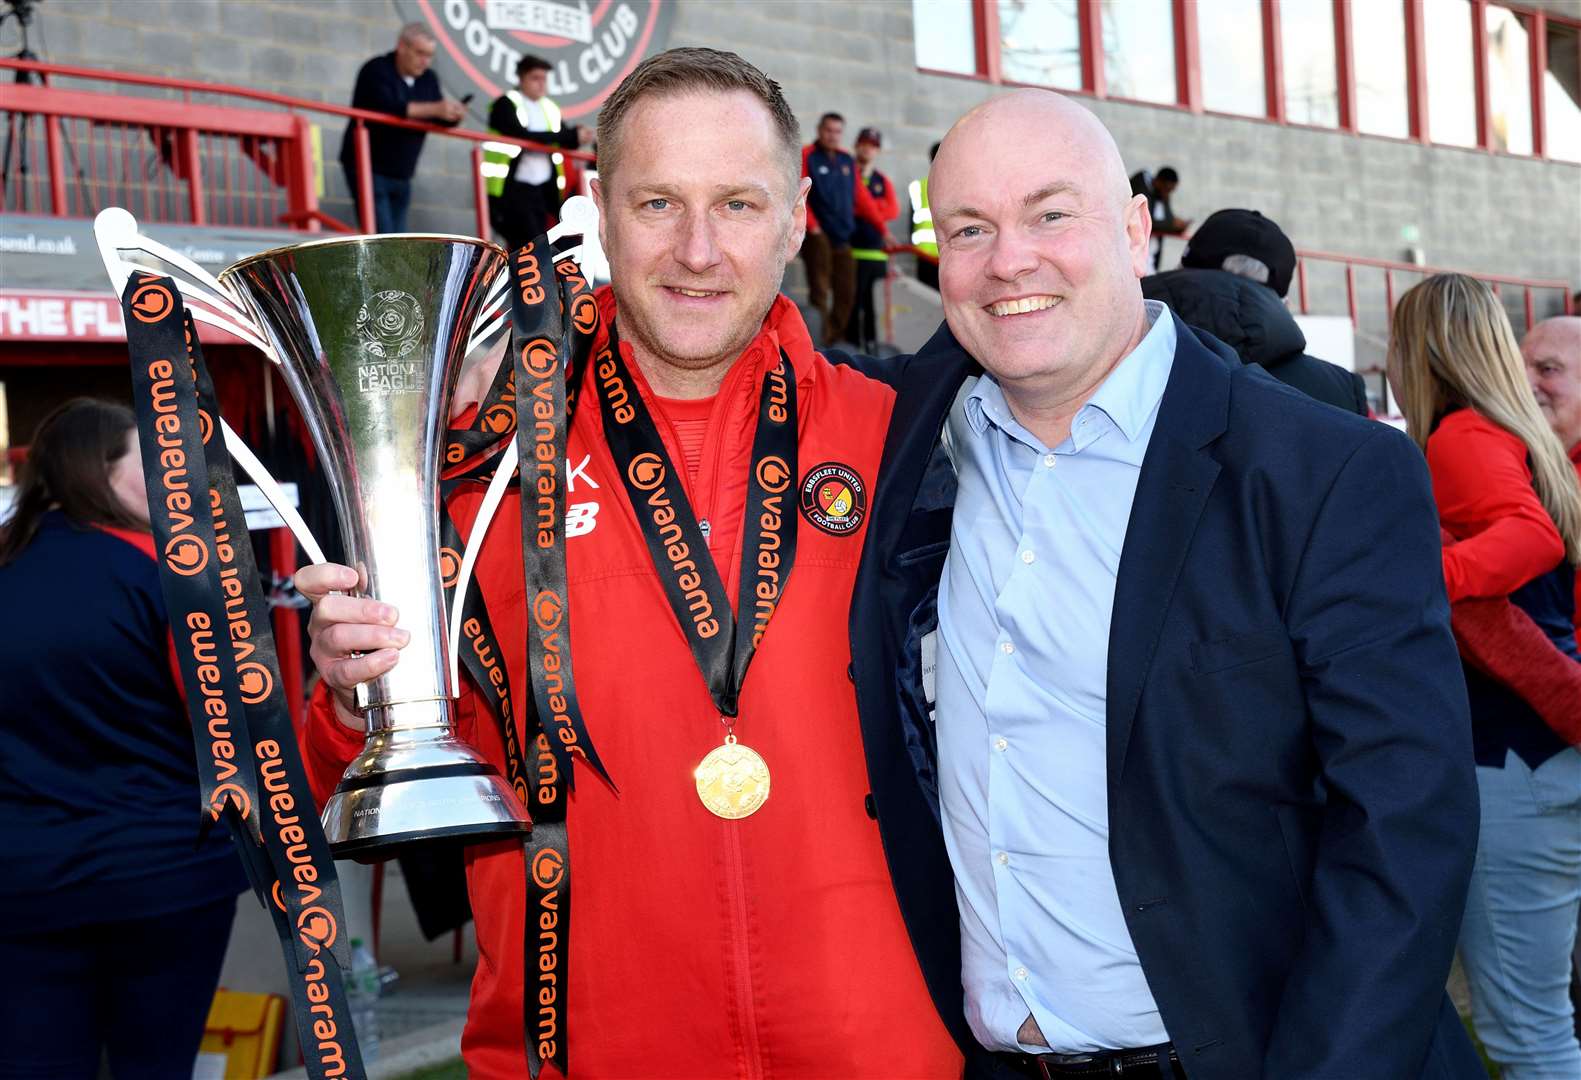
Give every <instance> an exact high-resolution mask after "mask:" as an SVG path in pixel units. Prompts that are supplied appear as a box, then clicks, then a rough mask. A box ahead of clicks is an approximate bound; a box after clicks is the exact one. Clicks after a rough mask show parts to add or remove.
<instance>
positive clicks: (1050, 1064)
mask: <svg viewBox="0 0 1581 1080" xmlns="http://www.w3.org/2000/svg"><path fill="white" fill-rule="evenodd" d="M997 1056H998V1057H1000V1058H1001V1059H1008V1060H1009V1061H1010V1062H1012V1063H1014V1064H1015V1065H1018V1066H1020V1070H1019V1071H1021V1072H1023V1073H1025V1074H1026V1075H1028V1076H1033V1077H1039V1078H1041V1080H1056V1078H1059V1077H1066V1076H1071V1077H1076V1076H1090V1077H1099V1076H1128V1077H1132V1078H1139V1077H1145V1078H1146V1080H1155V1078H1163V1080H1169V1078H1171V1077H1176V1076H1184V1075H1185V1073H1184V1072H1183V1071H1182V1070H1181V1069H1180V1058H1179V1057H1178V1056H1176V1054H1175V1050H1174V1047H1173V1046H1171V1045H1170V1044H1169V1043H1160V1044H1158V1045H1157V1046H1142V1047H1137V1048H1136V1049H1133V1050H1095V1051H1093V1052H1091V1053H1087V1054H1000V1055H997ZM1161 1062H1162V1063H1163V1064H1164V1065H1165V1066H1166V1067H1167V1068H1168V1070H1169V1071H1168V1072H1161V1071H1160V1070H1159V1065H1160V1063H1161Z"/></svg>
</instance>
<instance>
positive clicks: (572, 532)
mask: <svg viewBox="0 0 1581 1080" xmlns="http://www.w3.org/2000/svg"><path fill="white" fill-rule="evenodd" d="M597 524H598V503H596V502H581V503H571V504H570V505H568V506H567V507H566V508H565V538H566V539H567V540H569V539H571V537H573V536H583V535H586V534H587V533H590V532H592V531H593V526H594V525H597Z"/></svg>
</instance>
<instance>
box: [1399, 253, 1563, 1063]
mask: <svg viewBox="0 0 1581 1080" xmlns="http://www.w3.org/2000/svg"><path fill="white" fill-rule="evenodd" d="M1388 369H1389V379H1390V383H1391V385H1392V386H1393V388H1394V390H1395V394H1396V396H1397V397H1398V398H1399V400H1400V403H1401V406H1402V408H1403V410H1404V412H1405V418H1406V425H1407V429H1408V431H1409V432H1410V434H1411V437H1412V438H1413V439H1415V440H1416V442H1417V444H1418V445H1419V446H1421V447H1422V448H1423V450H1424V451H1425V452H1426V455H1427V464H1428V469H1429V471H1430V472H1431V474H1432V478H1433V498H1434V501H1435V502H1436V503H1437V505H1438V513H1439V519H1440V521H1441V523H1442V525H1443V527H1444V529H1446V530H1447V531H1448V532H1449V533H1450V534H1452V535H1453V536H1454V538H1455V540H1456V543H1454V544H1452V545H1448V546H1446V547H1445V548H1444V553H1443V565H1444V581H1445V584H1446V586H1447V587H1448V592H1449V599H1450V601H1451V602H1452V603H1453V602H1454V601H1457V600H1461V599H1462V598H1466V597H1503V596H1508V597H1509V598H1510V600H1511V601H1512V602H1513V603H1514V604H1515V605H1516V606H1517V607H1519V608H1521V609H1522V610H1524V611H1525V612H1526V613H1527V614H1528V615H1529V616H1531V618H1532V620H1533V621H1534V622H1536V623H1537V625H1538V626H1540V627H1542V629H1543V630H1544V631H1546V633H1547V636H1548V638H1549V640H1550V642H1551V643H1552V645H1553V648H1554V649H1555V651H1556V652H1558V653H1560V654H1563V656H1565V657H1568V658H1569V660H1570V661H1571V662H1581V659H1578V653H1577V649H1576V639H1575V631H1574V626H1573V621H1572V607H1573V603H1574V574H1575V563H1576V562H1577V560H1578V559H1581V482H1578V480H1577V477H1576V474H1575V471H1574V470H1573V468H1572V466H1571V464H1570V462H1569V461H1568V460H1567V458H1566V456H1565V452H1564V448H1563V447H1562V446H1561V445H1560V443H1559V439H1558V438H1557V437H1556V436H1555V435H1554V433H1553V432H1552V431H1551V430H1550V429H1549V426H1548V423H1547V422H1546V421H1545V419H1544V417H1543V414H1542V412H1541V411H1540V410H1539V408H1538V405H1537V401H1536V399H1535V398H1534V397H1533V395H1532V393H1531V390H1530V388H1529V387H1528V385H1527V381H1526V375H1525V372H1524V370H1523V368H1522V363H1521V356H1520V352H1519V350H1518V349H1517V347H1516V344H1515V335H1514V332H1513V331H1512V330H1511V329H1510V324H1509V319H1508V317H1507V316H1506V315H1505V313H1504V309H1503V308H1502V307H1501V306H1500V304H1499V301H1498V300H1497V298H1495V297H1494V295H1493V293H1492V292H1491V291H1490V290H1489V289H1488V287H1487V286H1486V285H1483V284H1482V283H1481V282H1479V281H1477V280H1475V279H1474V278H1469V277H1465V276H1463V275H1459V274H1438V275H1434V276H1433V277H1430V278H1427V279H1426V280H1424V281H1423V282H1421V283H1420V284H1418V285H1416V286H1415V287H1413V288H1412V289H1411V290H1410V291H1408V292H1407V293H1406V294H1405V295H1404V296H1402V297H1401V298H1400V303H1399V304H1398V305H1397V306H1396V307H1395V310H1394V315H1393V319H1392V325H1391V334H1390V340H1389V353H1388ZM1464 670H1465V676H1466V688H1467V695H1468V697H1469V699H1470V702H1471V721H1472V741H1473V751H1474V753H1475V756H1476V761H1477V786H1478V789H1479V793H1480V797H1481V807H1482V820H1481V827H1480V833H1479V842H1478V850H1477V859H1476V864H1475V867H1474V869H1473V871H1472V879H1471V890H1470V893H1469V895H1468V897H1467V901H1466V913H1465V919H1464V921H1463V923H1462V927H1461V935H1460V954H1461V961H1462V963H1463V965H1464V967H1465V970H1466V975H1467V978H1468V981H1469V982H1470V984H1471V991H1472V1009H1473V1011H1472V1019H1473V1024H1474V1026H1475V1028H1476V1031H1477V1034H1478V1036H1480V1037H1481V1039H1482V1042H1483V1044H1484V1046H1485V1047H1486V1048H1487V1051H1488V1054H1489V1056H1490V1057H1492V1058H1493V1060H1494V1061H1496V1062H1498V1063H1499V1065H1500V1066H1501V1067H1502V1068H1503V1071H1504V1075H1505V1076H1507V1077H1513V1078H1516V1080H1520V1078H1523V1077H1540V1076H1581V1044H1578V1042H1577V1039H1576V1032H1575V1027H1574V1017H1573V1012H1572V1006H1571V1003H1570V1000H1569V995H1568V986H1569V976H1570V953H1571V950H1572V948H1573V947H1574V945H1575V936H1576V921H1577V913H1578V911H1581V749H1578V748H1577V747H1576V746H1575V745H1571V744H1569V743H1568V742H1567V741H1566V740H1565V739H1564V738H1563V737H1561V735H1560V733H1559V731H1557V730H1555V728H1554V727H1551V726H1549V725H1548V724H1546V723H1544V721H1543V720H1542V718H1541V717H1540V716H1539V715H1538V713H1537V712H1536V711H1535V710H1533V709H1532V707H1531V706H1530V705H1529V704H1528V703H1527V702H1525V701H1523V700H1522V699H1521V698H1520V697H1519V696H1517V695H1516V694H1515V693H1513V692H1512V690H1511V689H1510V687H1508V686H1507V685H1504V684H1501V683H1500V682H1498V681H1496V680H1494V679H1492V678H1490V677H1489V676H1487V675H1486V674H1484V673H1483V672H1482V671H1480V670H1479V669H1478V668H1477V667H1475V666H1474V665H1472V664H1469V663H1468V664H1465V665H1464ZM1576 704H1577V705H1578V706H1581V703H1576Z"/></svg>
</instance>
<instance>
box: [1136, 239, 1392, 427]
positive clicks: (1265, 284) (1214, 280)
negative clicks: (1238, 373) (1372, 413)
mask: <svg viewBox="0 0 1581 1080" xmlns="http://www.w3.org/2000/svg"><path fill="white" fill-rule="evenodd" d="M1180 263H1181V266H1182V269H1180V270H1171V271H1169V272H1168V273H1165V274H1154V275H1152V276H1151V277H1145V278H1143V279H1142V295H1143V296H1145V297H1146V298H1147V299H1149V300H1162V301H1163V302H1164V303H1166V304H1168V305H1169V307H1170V310H1172V311H1174V312H1175V314H1177V315H1179V316H1180V318H1181V319H1182V321H1184V322H1185V323H1186V324H1187V325H1188V326H1194V327H1196V328H1197V329H1199V330H1206V331H1208V333H1210V334H1212V335H1213V336H1214V337H1216V338H1218V339H1219V340H1220V341H1222V342H1224V343H1225V344H1226V345H1229V346H1230V347H1231V348H1232V349H1234V350H1235V352H1236V355H1238V356H1239V357H1240V358H1241V361H1242V363H1246V364H1261V365H1262V366H1263V368H1264V369H1265V370H1266V371H1267V372H1268V374H1270V375H1272V376H1273V377H1274V378H1276V379H1278V380H1279V381H1280V382H1282V383H1284V384H1285V385H1287V386H1292V387H1294V388H1295V389H1297V390H1299V391H1301V392H1302V393H1303V394H1306V395H1307V396H1308V397H1311V398H1316V399H1317V400H1318V401H1324V402H1327V403H1328V404H1330V405H1334V406H1337V407H1339V408H1341V409H1344V410H1345V411H1346V412H1353V413H1357V414H1359V415H1361V416H1366V415H1368V408H1367V388H1366V384H1365V383H1363V382H1362V379H1361V376H1360V375H1357V374H1356V373H1355V372H1353V371H1346V370H1345V369H1344V368H1342V367H1340V366H1339V365H1338V364H1331V363H1329V362H1328V361H1327V360H1319V359H1317V358H1316V357H1313V356H1308V355H1306V345H1307V341H1306V336H1305V335H1303V334H1302V333H1301V328H1300V327H1299V326H1297V325H1296V321H1295V319H1294V318H1293V317H1292V316H1291V314H1290V311H1289V309H1287V308H1286V307H1285V305H1284V302H1283V298H1284V296H1285V294H1286V293H1287V292H1289V291H1290V278H1291V275H1293V274H1294V273H1295V268H1296V252H1295V247H1294V246H1293V245H1292V244H1291V243H1290V238H1289V237H1287V236H1286V235H1285V234H1284V231H1283V230H1282V229H1280V228H1279V226H1278V225H1276V224H1275V223H1274V222H1273V221H1270V220H1269V219H1268V218H1265V217H1263V215H1261V214H1259V213H1258V212H1257V211H1256V210H1220V211H1218V212H1217V213H1215V214H1214V215H1213V216H1212V217H1210V218H1208V220H1207V221H1205V222H1203V223H1202V227H1201V228H1200V229H1198V230H1197V232H1196V234H1195V235H1194V236H1192V238H1191V244H1190V245H1189V246H1188V247H1187V248H1186V252H1185V254H1184V255H1182V256H1181V257H1180Z"/></svg>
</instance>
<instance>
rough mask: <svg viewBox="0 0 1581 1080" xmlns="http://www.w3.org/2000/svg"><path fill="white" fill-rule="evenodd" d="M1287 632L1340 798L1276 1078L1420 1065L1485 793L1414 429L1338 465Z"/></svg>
mask: <svg viewBox="0 0 1581 1080" xmlns="http://www.w3.org/2000/svg"><path fill="white" fill-rule="evenodd" d="M1346 427H1347V428H1351V424H1347V425H1346ZM1351 429H1352V430H1354V429H1353V428H1351ZM1339 430H1340V429H1339V427H1338V425H1335V431H1336V433H1338V431H1339ZM1286 625H1287V627H1288V629H1289V632H1290V635H1291V640H1292V643H1293V645H1294V647H1295V649H1296V653H1297V657H1298V659H1299V662H1300V664H1301V671H1302V682H1303V687H1304V692H1305V696H1306V705H1307V712H1308V716H1309V718H1310V719H1309V723H1310V725H1311V741H1312V747H1313V751H1314V755H1315V758H1316V761H1317V766H1318V769H1319V770H1320V775H1321V785H1320V790H1321V791H1322V792H1323V794H1324V796H1325V799H1326V805H1325V807H1324V810H1323V818H1322V825H1321V828H1320V830H1319V831H1318V834H1317V836H1316V838H1315V840H1316V844H1315V847H1316V852H1317V855H1316V859H1315V864H1314V867H1313V872H1312V885H1311V888H1310V890H1309V892H1308V896H1307V904H1306V908H1307V911H1306V923H1305V933H1304V937H1303V941H1302V946H1301V951H1300V952H1299V953H1298V955H1297V957H1296V960H1295V963H1294V965H1293V967H1292V969H1291V973H1290V977H1289V980H1288V982H1287V983H1286V985H1285V988H1284V994H1283V997H1282V998H1281V1001H1280V1004H1279V1010H1278V1014H1277V1017H1276V1019H1275V1024H1274V1029H1273V1032H1272V1034H1271V1037H1270V1039H1269V1046H1268V1057H1267V1060H1266V1062H1265V1063H1264V1067H1263V1074H1264V1075H1265V1076H1269V1077H1276V1076H1277V1077H1280V1078H1281V1080H1301V1078H1310V1080H1317V1078H1320V1077H1321V1078H1327V1080H1333V1078H1335V1077H1352V1076H1355V1077H1360V1076H1380V1077H1381V1076H1390V1077H1402V1078H1410V1077H1417V1076H1421V1075H1422V1074H1423V1069H1424V1065H1425V1062H1426V1060H1427V1055H1428V1053H1429V1047H1430V1046H1431V1045H1432V1042H1433V1039H1434V1037H1435V1027H1436V1024H1437V1020H1438V1018H1439V1015H1440V1009H1441V1006H1442V1003H1443V1000H1444V983H1445V979H1446V977H1447V976H1448V973H1449V966H1450V961H1451V959H1452V957H1453V954H1454V949H1455V941H1456V938H1457V936H1458V933H1459V929H1460V920H1461V913H1462V910H1463V908H1464V905H1465V898H1466V889H1467V884H1468V881H1469V879H1470V874H1471V863H1472V857H1473V855H1474V853H1475V849H1476V843H1477V823H1478V804H1477V789H1476V774H1475V768H1474V766H1473V763H1472V752H1471V730H1470V718H1469V714H1468V709H1467V704H1466V691H1465V682H1464V678H1463V676H1462V674H1461V668H1460V661H1459V657H1458V655H1457V652H1456V648H1455V643H1454V639H1453V637H1452V636H1451V634H1450V629H1449V606H1448V602H1447V600H1446V597H1445V593H1444V583H1443V574H1442V571H1441V570H1440V548H1439V537H1438V519H1437V514H1436V512H1435V511H1434V507H1433V501H1432V493H1431V488H1430V483H1429V480H1428V475H1427V469H1426V465H1425V463H1424V461H1423V460H1422V456H1421V454H1420V453H1419V452H1418V451H1417V450H1416V448H1415V446H1413V445H1412V444H1411V443H1410V442H1409V440H1407V439H1406V438H1405V437H1404V436H1402V435H1401V434H1399V433H1398V432H1395V431H1393V430H1391V429H1389V428H1386V427H1384V426H1383V425H1377V429H1376V430H1375V431H1371V432H1366V433H1363V434H1362V435H1360V436H1359V439H1358V442H1357V445H1356V446H1355V449H1354V450H1353V451H1352V452H1351V453H1350V455H1349V456H1348V458H1347V459H1346V460H1345V461H1344V462H1343V464H1342V465H1340V467H1339V468H1338V470H1337V472H1336V473H1335V475H1334V479H1333V481H1332V483H1331V485H1330V487H1329V490H1328V491H1327V493H1326V494H1324V495H1323V496H1322V501H1321V503H1320V505H1319V508H1318V510H1317V514H1316V517H1315V519H1314V523H1313V526H1312V529H1311V532H1310V535H1309V536H1308V538H1307V542H1306V548H1305V551H1304V553H1303V554H1302V556H1301V559H1300V564H1299V567H1298V568H1297V570H1296V574H1295V578H1294V582H1293V584H1292V586H1291V590H1290V597H1289V600H1288V603H1287V607H1286ZM1457 1034H1458V1033H1457ZM1459 1041H1460V1042H1462V1043H1464V1039H1463V1038H1461V1039H1460V1040H1459ZM1465 1049H1466V1050H1467V1052H1469V1044H1466V1047H1465Z"/></svg>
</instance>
